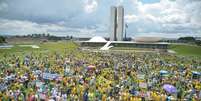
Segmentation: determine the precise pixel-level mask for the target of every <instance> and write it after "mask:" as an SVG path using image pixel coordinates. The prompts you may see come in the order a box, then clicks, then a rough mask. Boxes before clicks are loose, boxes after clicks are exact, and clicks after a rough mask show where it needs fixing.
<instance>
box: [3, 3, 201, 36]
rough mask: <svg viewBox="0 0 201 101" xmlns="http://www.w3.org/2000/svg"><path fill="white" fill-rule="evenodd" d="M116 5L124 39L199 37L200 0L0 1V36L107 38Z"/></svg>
mask: <svg viewBox="0 0 201 101" xmlns="http://www.w3.org/2000/svg"><path fill="white" fill-rule="evenodd" d="M119 5H122V6H124V8H125V16H124V19H125V23H127V24H128V28H127V36H130V37H137V36H156V37H170V38H174V37H183V36H196V37H201V0H0V35H1V34H2V35H27V34H34V33H50V34H52V35H57V36H67V35H72V36H79V37H92V36H104V37H108V36H109V33H110V32H109V26H110V23H109V22H110V21H109V20H110V7H111V6H119Z"/></svg>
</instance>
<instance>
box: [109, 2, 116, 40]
mask: <svg viewBox="0 0 201 101" xmlns="http://www.w3.org/2000/svg"><path fill="white" fill-rule="evenodd" d="M110 13H111V14H110V41H116V40H117V37H116V32H117V30H116V29H117V8H116V7H115V6H112V7H111V11H110Z"/></svg>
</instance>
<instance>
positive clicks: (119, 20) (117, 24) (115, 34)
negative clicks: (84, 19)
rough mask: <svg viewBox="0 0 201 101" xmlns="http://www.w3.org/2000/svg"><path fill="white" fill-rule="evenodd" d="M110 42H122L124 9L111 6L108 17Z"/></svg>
mask: <svg viewBox="0 0 201 101" xmlns="http://www.w3.org/2000/svg"><path fill="white" fill-rule="evenodd" d="M110 21H111V22H110V27H111V28H110V30H111V32H110V41H123V32H124V8H123V6H118V7H115V6H112V7H111V15H110Z"/></svg>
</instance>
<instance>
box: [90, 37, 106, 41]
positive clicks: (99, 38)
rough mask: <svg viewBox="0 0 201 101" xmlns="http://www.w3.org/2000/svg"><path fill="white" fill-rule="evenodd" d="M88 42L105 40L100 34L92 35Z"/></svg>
mask: <svg viewBox="0 0 201 101" xmlns="http://www.w3.org/2000/svg"><path fill="white" fill-rule="evenodd" d="M88 42H107V40H105V38H103V37H101V36H95V37H92V38H91V39H90V40H89V41H88Z"/></svg>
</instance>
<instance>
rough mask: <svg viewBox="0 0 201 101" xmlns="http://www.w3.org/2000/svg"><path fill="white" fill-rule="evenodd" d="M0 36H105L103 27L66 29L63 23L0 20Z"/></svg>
mask: <svg viewBox="0 0 201 101" xmlns="http://www.w3.org/2000/svg"><path fill="white" fill-rule="evenodd" d="M0 25H1V26H0V34H10V35H27V34H33V33H50V34H54V35H58V36H66V35H72V36H77V34H78V35H79V37H87V36H95V34H96V33H98V34H100V35H101V34H103V35H104V36H107V34H106V33H105V32H101V30H105V28H104V27H102V26H101V25H98V26H97V27H94V28H87V27H85V28H79V27H77V28H74V27H68V26H66V25H65V24H64V23H63V22H59V23H57V24H51V23H36V22H31V21H24V20H23V21H21V20H8V19H0Z"/></svg>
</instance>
